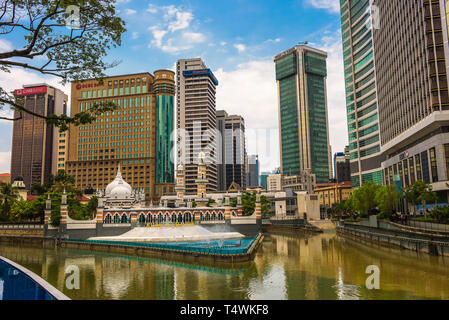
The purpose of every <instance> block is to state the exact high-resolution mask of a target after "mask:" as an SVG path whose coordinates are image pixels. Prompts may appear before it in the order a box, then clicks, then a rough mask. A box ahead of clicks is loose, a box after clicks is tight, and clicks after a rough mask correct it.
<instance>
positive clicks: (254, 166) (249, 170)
mask: <svg viewBox="0 0 449 320" xmlns="http://www.w3.org/2000/svg"><path fill="white" fill-rule="evenodd" d="M245 162H246V185H247V186H248V187H258V186H259V156H258V155H256V154H253V155H247V156H246V161H245Z"/></svg>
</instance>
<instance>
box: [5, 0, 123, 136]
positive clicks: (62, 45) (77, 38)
mask: <svg viewBox="0 0 449 320" xmlns="http://www.w3.org/2000/svg"><path fill="white" fill-rule="evenodd" d="M72 22H75V23H72ZM124 25H125V23H124V21H123V20H122V19H121V18H119V17H117V16H116V10H115V3H114V2H112V1H108V0H90V1H75V0H45V1H42V0H5V1H2V2H1V3H0V34H2V35H4V37H10V38H11V39H14V43H15V44H17V46H15V47H14V46H12V47H9V46H7V47H5V46H4V47H3V49H2V50H0V71H2V72H11V69H12V68H15V67H19V68H23V69H25V70H30V71H35V72H38V73H41V74H44V75H53V76H56V77H57V78H59V79H60V80H61V83H62V84H65V83H67V82H68V81H82V80H83V79H87V78H96V79H98V80H99V81H100V82H101V81H102V78H103V77H104V73H103V72H104V71H105V70H106V69H108V68H111V67H114V66H116V65H117V64H118V62H116V61H115V62H112V63H107V62H105V61H104V58H105V57H106V55H107V50H109V49H110V48H111V47H116V46H120V44H121V36H122V34H123V33H124V32H125V31H126V29H125V28H124ZM22 36H23V41H22V42H21V43H20V44H18V43H19V39H20V38H21V37H22ZM4 106H9V107H10V108H11V109H12V110H15V111H17V112H18V116H16V117H13V118H8V117H0V119H1V120H10V121H16V120H19V119H21V118H22V115H23V113H27V114H30V115H32V116H35V117H39V118H42V119H44V120H45V121H46V122H47V123H49V124H53V125H55V126H57V127H59V128H60V131H65V130H67V129H68V126H69V125H70V124H73V125H80V124H87V123H91V122H92V121H94V120H95V119H96V117H97V116H99V115H101V114H102V113H104V112H106V111H111V110H114V109H115V108H116V106H115V105H114V104H113V103H111V102H104V103H96V104H95V105H94V106H93V107H92V108H91V109H90V110H89V111H84V112H80V113H77V114H75V115H73V116H72V117H68V116H66V115H55V114H51V115H43V114H40V113H39V112H34V111H32V110H28V109H26V108H25V105H24V99H23V97H21V96H18V95H14V94H12V93H8V92H7V91H6V90H5V89H4V88H2V87H0V109H1V108H3V107H4Z"/></svg>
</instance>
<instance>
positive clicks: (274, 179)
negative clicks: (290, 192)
mask: <svg viewBox="0 0 449 320" xmlns="http://www.w3.org/2000/svg"><path fill="white" fill-rule="evenodd" d="M267 191H282V175H280V174H270V175H269V176H268V177H267Z"/></svg>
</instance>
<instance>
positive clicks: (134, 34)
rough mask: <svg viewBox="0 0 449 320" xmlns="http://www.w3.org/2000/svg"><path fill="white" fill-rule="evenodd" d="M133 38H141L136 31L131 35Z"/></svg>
mask: <svg viewBox="0 0 449 320" xmlns="http://www.w3.org/2000/svg"><path fill="white" fill-rule="evenodd" d="M131 37H132V38H133V40H136V39H137V38H139V33H138V32H136V31H134V32H133V33H132V34H131Z"/></svg>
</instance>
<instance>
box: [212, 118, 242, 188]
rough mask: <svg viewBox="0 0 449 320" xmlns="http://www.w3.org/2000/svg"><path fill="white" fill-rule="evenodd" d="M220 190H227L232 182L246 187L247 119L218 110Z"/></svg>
mask: <svg viewBox="0 0 449 320" xmlns="http://www.w3.org/2000/svg"><path fill="white" fill-rule="evenodd" d="M217 129H218V132H219V133H220V138H221V139H217V142H218V143H217V150H218V190H220V191H226V190H228V189H229V186H230V185H231V184H232V182H235V183H237V184H239V186H240V187H242V189H245V188H246V166H245V157H246V148H245V121H244V119H243V118H242V117H241V116H237V115H228V114H227V112H226V111H224V110H217Z"/></svg>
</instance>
